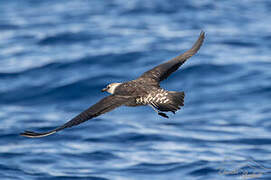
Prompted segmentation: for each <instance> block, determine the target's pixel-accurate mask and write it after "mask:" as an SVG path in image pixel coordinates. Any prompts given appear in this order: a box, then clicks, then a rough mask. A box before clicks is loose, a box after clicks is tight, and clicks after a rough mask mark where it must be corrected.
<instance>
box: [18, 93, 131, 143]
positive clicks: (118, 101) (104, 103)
mask: <svg viewBox="0 0 271 180" xmlns="http://www.w3.org/2000/svg"><path fill="white" fill-rule="evenodd" d="M130 98H131V97H127V96H116V95H110V96H107V97H105V98H103V99H102V100H100V101H99V102H98V103H96V104H94V105H93V106H91V107H90V108H88V109H86V110H85V111H83V112H82V113H80V114H79V115H77V116H76V117H74V118H73V119H72V120H70V121H68V122H67V123H65V124H63V125H62V126H60V127H58V128H56V129H53V130H51V131H48V132H44V133H36V132H31V131H25V132H24V133H21V134H20V135H22V136H26V137H31V138H36V137H44V136H48V135H51V134H54V133H56V132H57V131H61V130H63V129H65V128H69V127H72V126H76V125H78V124H81V123H83V122H85V121H87V120H89V119H91V118H94V117H97V116H99V115H101V114H104V113H106V112H109V111H111V110H113V109H115V108H117V107H119V106H121V105H123V104H124V103H125V102H127V101H128V100H129V99H130Z"/></svg>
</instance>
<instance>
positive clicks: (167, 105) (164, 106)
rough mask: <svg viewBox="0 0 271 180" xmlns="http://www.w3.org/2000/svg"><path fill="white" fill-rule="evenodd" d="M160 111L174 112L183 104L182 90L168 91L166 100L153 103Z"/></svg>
mask: <svg viewBox="0 0 271 180" xmlns="http://www.w3.org/2000/svg"><path fill="white" fill-rule="evenodd" d="M154 105H155V107H156V108H157V109H158V110H160V111H164V112H167V111H171V112H173V113H175V112H176V111H178V110H179V109H181V106H183V105H184V92H176V91H168V95H167V96H166V100H165V101H164V102H163V103H156V102H155V103H154Z"/></svg>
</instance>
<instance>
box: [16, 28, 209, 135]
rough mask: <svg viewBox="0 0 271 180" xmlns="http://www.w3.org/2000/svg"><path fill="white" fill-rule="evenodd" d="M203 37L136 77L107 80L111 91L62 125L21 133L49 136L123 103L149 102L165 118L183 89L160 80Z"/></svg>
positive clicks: (197, 46) (176, 105)
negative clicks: (173, 88)
mask: <svg viewBox="0 0 271 180" xmlns="http://www.w3.org/2000/svg"><path fill="white" fill-rule="evenodd" d="M204 37H205V34H204V32H201V33H200V36H199V38H198V40H197V41H196V42H195V44H194V45H193V46H192V48H191V49H189V50H188V51H186V52H185V53H183V54H181V55H179V56H177V57H175V58H173V59H171V60H169V61H166V62H165V63H163V64H160V65H158V66H156V67H154V68H153V69H151V70H149V71H147V72H145V73H143V74H142V75H141V76H140V77H139V78H137V79H135V80H132V81H128V82H124V83H112V84H109V85H108V86H107V87H106V88H104V89H103V90H102V91H107V92H109V93H111V94H112V95H109V96H107V97H105V98H103V99H102V100H100V101H99V102H98V103H96V104H94V105H93V106H91V107H90V108H88V109H87V110H85V111H83V112H82V113H80V114H79V115H77V116H76V117H74V118H73V119H71V120H70V121H68V122H67V123H65V124H64V125H62V126H60V127H58V128H55V129H53V130H51V131H48V132H44V133H36V132H31V131H25V132H24V133H21V135H22V136H26V137H32V138H35V137H44V136H48V135H51V134H54V133H56V132H58V131H61V130H63V129H65V128H68V127H72V126H75V125H78V124H80V123H83V122H85V121H87V120H89V119H92V118H94V117H97V116H99V115H101V114H104V113H106V112H109V111H112V110H113V109H115V108H117V107H119V106H122V105H125V106H142V105H149V106H151V107H152V108H153V109H154V110H155V111H156V112H157V113H158V114H159V115H161V116H163V117H166V118H168V116H167V115H166V114H165V113H163V112H168V111H170V112H173V113H175V112H176V111H177V110H179V109H180V107H181V106H183V105H184V92H176V91H167V90H164V89H162V88H161V87H160V82H161V81H163V80H165V79H166V78H168V76H169V75H170V74H172V73H173V72H175V71H176V70H177V69H178V68H179V67H180V66H181V65H182V64H183V63H184V62H185V61H186V60H187V59H189V58H190V57H191V56H193V55H194V54H196V52H197V51H198V50H199V49H200V47H201V45H202V43H203V40H204Z"/></svg>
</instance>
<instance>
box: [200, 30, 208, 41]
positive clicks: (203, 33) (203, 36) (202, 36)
mask: <svg viewBox="0 0 271 180" xmlns="http://www.w3.org/2000/svg"><path fill="white" fill-rule="evenodd" d="M205 34H206V33H205V32H204V31H203V30H201V32H200V35H199V36H200V37H201V38H202V39H204V38H205Z"/></svg>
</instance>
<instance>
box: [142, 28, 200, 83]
mask: <svg viewBox="0 0 271 180" xmlns="http://www.w3.org/2000/svg"><path fill="white" fill-rule="evenodd" d="M204 37H205V33H204V32H203V31H202V32H201V33H200V36H199V38H198V40H197V41H196V42H195V44H194V45H193V46H192V48H191V49H189V50H188V51H186V52H185V53H183V54H181V55H179V56H177V57H175V58H173V59H171V60H169V61H167V62H165V63H163V64H160V65H158V66H156V67H154V68H153V69H151V70H149V71H147V72H145V73H144V74H142V75H141V76H140V77H139V78H138V79H141V78H144V79H152V80H155V81H156V82H160V81H163V80H164V79H166V78H167V77H168V76H169V75H170V74H171V73H173V72H175V71H176V70H177V69H178V68H179V67H180V66H181V65H182V64H183V63H184V62H185V61H186V60H187V59H188V58H190V57H191V56H193V55H194V54H196V52H197V51H198V50H199V49H200V47H201V45H202V43H203V40H204Z"/></svg>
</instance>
